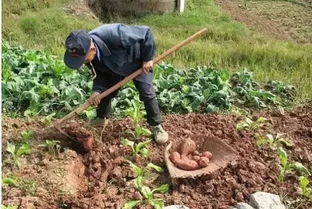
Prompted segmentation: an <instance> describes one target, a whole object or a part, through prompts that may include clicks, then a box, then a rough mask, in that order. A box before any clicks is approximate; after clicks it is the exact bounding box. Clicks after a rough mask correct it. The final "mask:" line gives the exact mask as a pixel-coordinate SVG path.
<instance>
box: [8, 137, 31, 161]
mask: <svg viewBox="0 0 312 209" xmlns="http://www.w3.org/2000/svg"><path fill="white" fill-rule="evenodd" d="M6 151H7V152H9V153H10V154H11V157H12V159H13V162H14V165H16V166H17V167H20V165H21V162H20V160H21V157H22V156H24V155H26V154H29V153H30V152H31V148H30V145H29V144H23V145H22V146H20V147H19V148H18V149H17V150H16V147H15V145H14V144H11V143H10V142H8V143H7V147H6Z"/></svg>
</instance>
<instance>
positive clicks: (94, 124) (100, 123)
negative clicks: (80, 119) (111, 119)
mask: <svg viewBox="0 0 312 209" xmlns="http://www.w3.org/2000/svg"><path fill="white" fill-rule="evenodd" d="M104 123H105V118H95V119H93V120H91V121H90V122H89V126H91V127H100V126H104Z"/></svg>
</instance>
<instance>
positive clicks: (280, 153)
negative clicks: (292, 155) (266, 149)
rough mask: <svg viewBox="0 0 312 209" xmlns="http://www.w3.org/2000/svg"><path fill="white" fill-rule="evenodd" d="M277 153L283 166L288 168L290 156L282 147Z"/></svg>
mask: <svg viewBox="0 0 312 209" xmlns="http://www.w3.org/2000/svg"><path fill="white" fill-rule="evenodd" d="M277 152H278V158H279V160H280V161H281V164H282V165H283V167H284V168H286V166H287V164H288V155H287V153H286V151H285V150H284V149H283V148H282V147H279V148H278V151H277Z"/></svg>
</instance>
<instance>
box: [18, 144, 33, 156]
mask: <svg viewBox="0 0 312 209" xmlns="http://www.w3.org/2000/svg"><path fill="white" fill-rule="evenodd" d="M29 153H30V145H29V144H23V145H22V146H21V147H20V148H19V149H18V150H17V152H16V156H17V157H20V156H22V155H25V154H29Z"/></svg>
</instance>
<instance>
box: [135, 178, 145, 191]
mask: <svg viewBox="0 0 312 209" xmlns="http://www.w3.org/2000/svg"><path fill="white" fill-rule="evenodd" d="M143 180H144V178H143V176H138V177H136V178H135V179H134V186H135V187H136V188H137V189H139V188H142V186H143Z"/></svg>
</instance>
